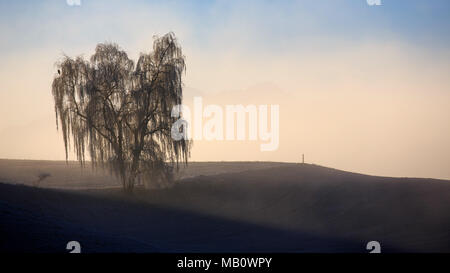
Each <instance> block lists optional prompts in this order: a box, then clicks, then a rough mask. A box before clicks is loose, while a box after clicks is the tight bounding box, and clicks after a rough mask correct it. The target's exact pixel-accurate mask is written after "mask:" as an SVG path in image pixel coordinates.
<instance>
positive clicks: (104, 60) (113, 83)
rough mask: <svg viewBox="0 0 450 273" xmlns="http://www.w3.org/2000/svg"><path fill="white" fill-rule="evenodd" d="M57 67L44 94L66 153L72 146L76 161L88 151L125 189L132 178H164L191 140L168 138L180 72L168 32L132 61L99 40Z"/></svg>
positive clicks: (169, 176) (182, 64)
mask: <svg viewBox="0 0 450 273" xmlns="http://www.w3.org/2000/svg"><path fill="white" fill-rule="evenodd" d="M57 68H58V71H59V72H60V73H58V75H56V76H55V78H54V80H53V85H52V93H53V97H54V100H55V113H56V123H57V124H56V125H57V128H59V126H58V119H59V122H60V123H61V130H62V133H63V139H64V145H65V152H66V160H67V159H68V149H69V148H70V147H71V146H73V147H74V151H75V153H76V156H77V159H78V160H79V161H80V163H81V164H82V165H83V166H84V165H85V160H86V156H85V153H86V150H88V152H89V155H90V160H91V162H92V166H93V167H101V168H109V169H110V170H111V171H112V172H113V174H115V175H117V176H118V177H119V178H120V179H121V181H122V183H123V188H124V189H125V190H127V191H132V190H133V187H134V186H135V183H136V181H138V180H143V181H145V182H146V183H148V182H150V181H153V182H156V181H160V182H161V181H162V182H165V183H167V182H170V181H172V179H173V171H175V170H176V169H178V166H179V164H180V163H184V164H187V161H188V158H189V156H190V148H191V145H192V143H191V141H189V140H186V139H181V140H179V141H175V140H174V139H172V137H171V125H172V124H173V123H174V122H175V118H173V117H171V111H172V107H173V106H175V105H178V104H181V103H182V74H183V72H184V71H185V58H184V56H183V54H182V50H181V47H180V46H179V44H178V42H177V40H176V37H175V35H174V34H173V33H168V34H166V35H164V36H162V37H155V38H154V44H153V52H151V53H149V54H141V55H140V57H139V59H138V61H137V63H136V65H135V64H134V62H133V61H132V60H130V59H129V58H128V56H127V54H126V52H125V51H122V50H121V49H120V48H119V47H118V45H116V44H111V43H105V44H98V45H97V47H96V50H95V53H94V55H92V57H91V58H90V61H85V60H84V59H83V58H82V57H77V58H75V59H72V58H69V57H67V56H65V57H64V58H63V60H62V61H60V62H59V63H57ZM71 139H72V140H73V141H72V142H73V143H72V145H71ZM160 182H159V183H160Z"/></svg>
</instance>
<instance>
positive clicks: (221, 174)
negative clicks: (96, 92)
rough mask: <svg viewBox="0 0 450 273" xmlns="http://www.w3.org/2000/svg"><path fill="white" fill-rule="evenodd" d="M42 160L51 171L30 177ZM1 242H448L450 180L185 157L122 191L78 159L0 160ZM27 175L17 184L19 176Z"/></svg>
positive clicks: (406, 247) (274, 247)
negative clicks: (150, 180)
mask: <svg viewBox="0 0 450 273" xmlns="http://www.w3.org/2000/svg"><path fill="white" fill-rule="evenodd" d="M40 172H48V173H50V174H51V176H50V177H48V178H46V179H44V180H43V181H42V182H41V185H40V187H39V188H37V187H32V186H30V185H32V184H33V180H34V179H36V177H37V176H38V174H39V173H40ZM0 181H2V182H3V183H2V184H0V215H1V216H0V219H1V230H0V232H1V234H2V235H1V241H0V242H1V244H0V250H1V251H2V252H9V251H19V252H65V251H66V250H65V244H66V243H67V242H68V241H71V240H77V241H80V243H81V244H82V248H83V250H84V251H85V252H155V251H157V252H178V251H188V252H218V251H219V252H230V251H239V252H246V251H253V252H255V251H256V252H367V250H366V249H365V246H366V243H367V242H369V241H373V240H375V241H379V242H380V243H381V248H382V252H450V232H449V230H450V181H446V180H433V179H419V178H417V179H416V178H390V177H376V176H367V175H362V174H355V173H349V172H343V171H339V170H335V169H330V168H325V167H321V166H316V165H310V164H288V163H268V162H232V163H231V162H210V163H192V164H190V165H189V167H188V168H186V169H184V170H183V172H182V173H181V174H180V181H178V183H177V184H176V185H175V186H174V187H172V188H170V189H163V190H143V189H137V190H136V191H135V192H134V193H133V194H126V193H124V192H122V191H121V189H120V188H119V187H118V186H119V183H118V181H117V180H115V179H113V178H112V177H110V176H108V175H107V174H104V173H95V172H93V171H92V170H90V169H85V170H80V168H79V167H78V165H77V164H76V163H69V165H66V164H65V163H64V162H50V161H8V160H1V161H0ZM18 184H23V185H18Z"/></svg>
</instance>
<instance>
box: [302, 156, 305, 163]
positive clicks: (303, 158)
mask: <svg viewBox="0 0 450 273" xmlns="http://www.w3.org/2000/svg"><path fill="white" fill-rule="evenodd" d="M302 164H305V154H302Z"/></svg>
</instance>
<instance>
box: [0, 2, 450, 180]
mask: <svg viewBox="0 0 450 273" xmlns="http://www.w3.org/2000/svg"><path fill="white" fill-rule="evenodd" d="M449 14H450V1H446V0H442V1H440V0H430V1H419V0H382V5H381V6H369V5H367V3H366V1H365V0H322V1H318V0H310V1H113V0H107V1H106V0H105V1H96V0H84V1H83V0H82V1H81V5H80V6H70V5H68V4H67V3H66V1H65V0H55V1H0V36H1V43H0V60H1V66H0V158H27V159H52V160H57V159H64V149H63V143H62V137H61V135H60V133H58V132H57V131H56V126H55V117H54V112H53V98H52V95H51V82H52V80H53V76H54V74H55V66H54V64H55V62H56V61H57V60H58V59H59V58H61V56H62V54H67V55H69V56H76V55H80V54H83V55H84V56H86V57H89V56H90V55H91V54H92V52H93V50H94V48H95V45H96V44H97V43H99V42H105V41H112V42H116V43H118V44H119V45H120V46H121V47H122V48H123V49H125V50H127V52H128V53H129V56H130V57H131V58H133V59H136V58H137V56H138V55H139V53H140V52H143V51H149V50H151V45H152V37H153V35H155V34H157V35H162V34H165V33H167V32H169V31H173V32H174V33H175V34H176V36H177V37H178V39H179V42H180V44H181V45H182V47H183V50H184V54H185V55H186V62H187V71H186V75H185V94H186V96H185V100H186V103H187V104H188V105H189V104H191V103H192V98H193V97H194V96H202V97H203V98H204V101H205V103H213V104H219V105H224V104H244V105H246V104H279V105H280V145H279V149H278V150H277V151H274V152H261V151H260V150H259V145H260V143H259V142H248V141H228V142H226V141H225V142H218V141H210V142H208V141H197V142H196V143H195V144H194V148H193V153H192V160H195V161H206V160H209V161H216V160H260V161H263V160H271V161H289V162H296V161H297V162H298V161H299V160H300V159H301V154H303V153H304V154H305V155H306V161H307V162H310V163H316V164H321V165H326V166H330V167H334V168H339V169H344V170H349V171H356V172H363V173H369V174H376V175H389V176H420V177H435V178H446V179H450V79H449V75H450V17H449ZM71 159H75V158H74V157H73V156H71Z"/></svg>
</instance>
